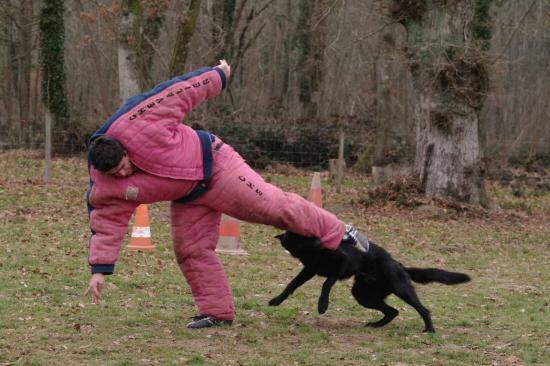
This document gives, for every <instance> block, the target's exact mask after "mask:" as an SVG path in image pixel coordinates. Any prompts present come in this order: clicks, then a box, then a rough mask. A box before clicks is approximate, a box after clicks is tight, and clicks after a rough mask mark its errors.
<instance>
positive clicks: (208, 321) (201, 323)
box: [187, 315, 233, 329]
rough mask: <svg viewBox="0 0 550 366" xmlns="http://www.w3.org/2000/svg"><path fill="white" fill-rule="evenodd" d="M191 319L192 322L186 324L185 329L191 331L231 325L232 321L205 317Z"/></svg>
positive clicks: (199, 316)
mask: <svg viewBox="0 0 550 366" xmlns="http://www.w3.org/2000/svg"><path fill="white" fill-rule="evenodd" d="M191 319H193V321H192V322H190V323H189V324H187V328H191V329H201V328H210V327H214V326H221V325H231V323H233V320H221V319H216V318H212V317H211V316H207V315H198V316H194V317H192V318H191Z"/></svg>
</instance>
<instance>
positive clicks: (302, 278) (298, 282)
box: [269, 267, 315, 306]
mask: <svg viewBox="0 0 550 366" xmlns="http://www.w3.org/2000/svg"><path fill="white" fill-rule="evenodd" d="M313 276H315V272H313V271H311V270H308V269H307V268H306V267H304V268H303V269H302V270H301V271H300V273H298V274H297V275H296V277H294V278H293V279H292V281H290V283H289V284H288V285H287V286H286V288H285V289H284V290H283V292H281V294H280V295H279V296H277V297H274V298H273V299H271V300H270V301H269V305H271V306H278V305H280V304H281V303H282V302H283V301H285V300H286V299H287V297H289V296H290V295H291V294H292V293H293V292H294V291H295V290H296V289H297V288H298V287H300V286H302V285H303V284H304V283H306V282H307V281H309V280H311V279H312V278H313Z"/></svg>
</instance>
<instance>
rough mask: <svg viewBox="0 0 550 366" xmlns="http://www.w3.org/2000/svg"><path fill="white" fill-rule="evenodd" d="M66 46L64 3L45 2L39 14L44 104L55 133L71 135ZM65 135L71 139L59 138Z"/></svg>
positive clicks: (56, 0)
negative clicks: (66, 90) (65, 57)
mask: <svg viewBox="0 0 550 366" xmlns="http://www.w3.org/2000/svg"><path fill="white" fill-rule="evenodd" d="M64 43H65V25H64V20H63V0H43V2H42V9H41V13H40V50H41V54H40V64H41V68H42V74H43V75H42V100H43V102H44V104H45V105H46V106H47V107H48V109H49V110H50V112H51V113H52V114H53V116H54V118H55V124H56V127H55V129H56V131H58V132H73V131H68V130H69V128H68V122H69V104H68V102H67V97H66V92H65V70H64V65H65V62H64V50H65V45H64ZM72 130H74V129H72ZM63 135H65V136H69V135H70V133H69V134H67V133H65V134H57V136H63ZM56 140H59V139H56ZM54 142H55V143H60V142H67V141H54Z"/></svg>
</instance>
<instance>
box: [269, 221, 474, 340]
mask: <svg viewBox="0 0 550 366" xmlns="http://www.w3.org/2000/svg"><path fill="white" fill-rule="evenodd" d="M277 239H279V240H280V241H281V244H282V245H283V247H284V248H285V249H286V250H288V251H289V252H290V254H292V256H294V257H296V258H297V259H298V260H300V262H302V264H303V265H304V268H303V269H302V271H300V273H298V275H297V276H296V277H295V278H294V279H293V280H292V281H290V283H289V284H288V286H287V287H286V288H285V289H284V291H283V292H282V293H281V294H280V295H279V296H277V297H275V298H273V299H272V300H271V301H269V305H274V306H277V305H280V304H281V303H282V302H283V301H284V300H286V298H287V297H288V296H289V295H291V294H292V293H293V292H294V291H295V290H296V289H297V288H298V287H300V286H301V285H303V284H304V283H306V282H307V281H309V280H310V279H311V278H313V277H314V276H315V275H318V276H322V277H327V279H326V281H325V282H324V283H323V287H322V290H321V295H320V297H319V304H318V311H319V314H323V313H324V312H325V311H326V310H327V308H328V303H329V294H330V290H331V288H332V286H333V285H334V284H335V283H336V281H337V280H343V279H347V278H350V277H352V276H355V280H354V283H353V287H352V290H351V292H352V294H353V297H354V298H355V299H356V300H357V302H359V304H361V305H363V306H364V307H366V308H369V309H376V310H379V311H381V312H382V313H384V317H383V318H382V319H380V320H378V321H375V322H370V323H367V324H366V326H370V327H382V326H384V325H386V324H388V323H389V322H391V321H392V320H393V319H394V318H395V317H396V316H397V315H398V314H399V312H398V311H397V309H394V308H392V307H391V306H389V305H388V304H386V303H385V302H384V299H385V298H386V297H387V296H388V295H390V294H392V293H393V294H395V295H396V296H398V297H399V298H401V299H402V300H403V301H405V302H406V303H407V304H409V305H411V306H412V307H413V308H415V309H416V311H418V313H419V314H420V316H422V319H423V320H424V324H425V329H424V331H425V332H434V331H435V330H434V327H433V324H432V319H431V316H430V312H429V311H428V309H426V308H425V307H424V306H423V305H422V304H421V303H420V300H419V299H418V296H417V295H416V292H415V290H414V287H413V285H412V282H411V280H412V281H415V282H418V283H430V282H439V283H443V284H446V285H454V284H459V283H464V282H468V281H470V277H469V276H468V275H466V274H463V273H458V272H448V271H444V270H441V269H436V268H410V267H404V266H403V265H402V264H401V263H399V262H397V261H396V260H394V259H393V258H392V257H391V255H390V254H389V253H388V252H387V251H386V250H384V249H383V248H382V247H380V246H378V245H376V244H375V243H373V242H369V241H367V240H366V238H364V237H362V236H361V237H359V242H360V243H361V244H362V246H363V248H359V247H358V246H357V244H356V243H355V242H353V241H351V242H349V241H344V242H343V243H342V244H341V245H340V247H339V248H338V249H337V250H335V251H331V250H329V249H326V248H323V247H322V246H321V243H320V242H319V240H318V239H316V238H307V237H304V236H300V235H297V234H293V233H290V232H285V233H284V234H281V235H278V236H277ZM363 249H364V250H363ZM365 251H366V252H365Z"/></svg>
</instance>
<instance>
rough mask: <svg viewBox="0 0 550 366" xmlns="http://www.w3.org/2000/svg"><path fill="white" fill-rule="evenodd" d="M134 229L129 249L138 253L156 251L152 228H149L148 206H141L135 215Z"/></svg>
mask: <svg viewBox="0 0 550 366" xmlns="http://www.w3.org/2000/svg"><path fill="white" fill-rule="evenodd" d="M134 215H135V220H134V227H133V228H132V238H131V239H130V244H128V249H130V250H137V251H150V250H155V246H154V245H153V243H152V242H151V227H150V226H149V212H148V209H147V205H139V206H138V207H137V208H136V211H135V213H134Z"/></svg>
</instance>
